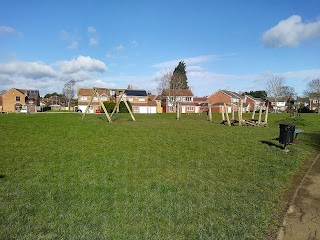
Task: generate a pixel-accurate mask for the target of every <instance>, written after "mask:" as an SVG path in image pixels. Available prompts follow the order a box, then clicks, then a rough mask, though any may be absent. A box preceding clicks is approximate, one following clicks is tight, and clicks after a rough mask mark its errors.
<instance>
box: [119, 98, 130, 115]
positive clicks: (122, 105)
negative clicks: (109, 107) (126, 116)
mask: <svg viewBox="0 0 320 240" xmlns="http://www.w3.org/2000/svg"><path fill="white" fill-rule="evenodd" d="M127 103H128V105H129V108H130V110H131V111H132V106H131V103H130V102H129V101H127ZM119 112H120V113H128V112H129V111H128V109H127V107H126V104H125V103H124V102H123V101H122V102H120V105H119Z"/></svg>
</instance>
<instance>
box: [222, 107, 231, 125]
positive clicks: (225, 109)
mask: <svg viewBox="0 0 320 240" xmlns="http://www.w3.org/2000/svg"><path fill="white" fill-rule="evenodd" d="M224 111H225V113H226V118H227V122H228V125H229V126H231V123H230V119H229V114H228V109H227V105H226V104H225V103H224Z"/></svg>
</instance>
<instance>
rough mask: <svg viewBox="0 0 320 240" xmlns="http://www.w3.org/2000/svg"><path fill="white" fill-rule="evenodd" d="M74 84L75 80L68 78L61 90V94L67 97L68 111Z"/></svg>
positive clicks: (73, 92) (72, 96)
mask: <svg viewBox="0 0 320 240" xmlns="http://www.w3.org/2000/svg"><path fill="white" fill-rule="evenodd" d="M75 84H76V81H75V80H73V79H72V80H70V81H68V82H67V83H66V84H64V87H63V90H62V94H63V95H64V96H65V97H66V98H68V109H69V111H70V103H71V100H72V99H73V98H74V94H75Z"/></svg>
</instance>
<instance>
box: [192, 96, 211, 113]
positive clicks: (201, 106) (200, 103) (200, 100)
mask: <svg viewBox="0 0 320 240" xmlns="http://www.w3.org/2000/svg"><path fill="white" fill-rule="evenodd" d="M207 101H208V97H194V98H193V102H194V103H195V104H196V109H195V113H202V112H205V111H207V110H208V102H207Z"/></svg>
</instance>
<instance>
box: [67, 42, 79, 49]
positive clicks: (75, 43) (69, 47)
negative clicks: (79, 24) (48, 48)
mask: <svg viewBox="0 0 320 240" xmlns="http://www.w3.org/2000/svg"><path fill="white" fill-rule="evenodd" d="M78 47H79V43H78V41H73V42H71V43H70V45H69V46H67V48H68V49H78Z"/></svg>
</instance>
